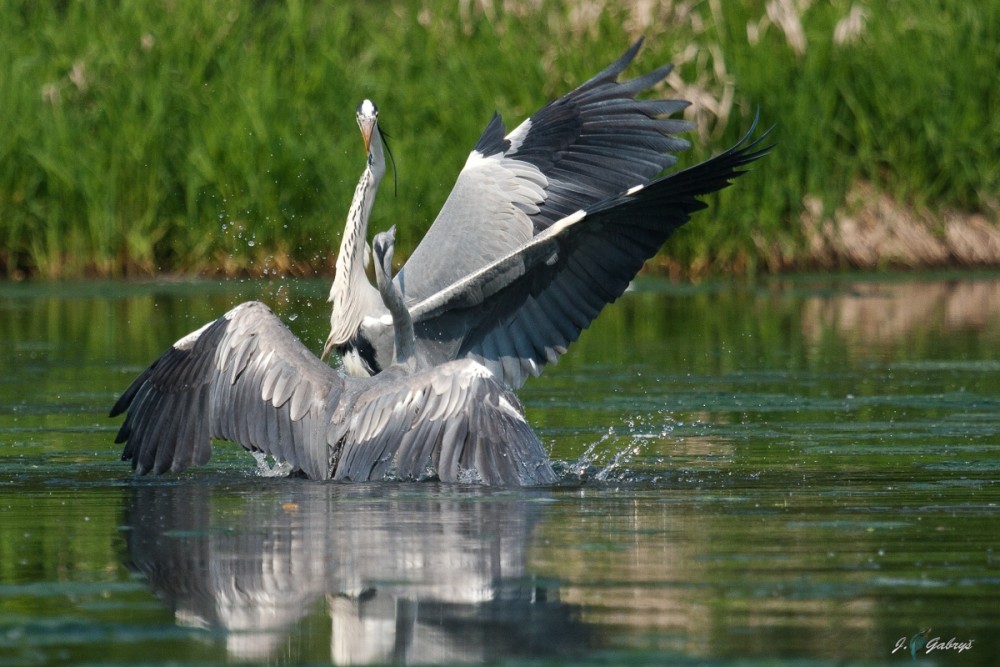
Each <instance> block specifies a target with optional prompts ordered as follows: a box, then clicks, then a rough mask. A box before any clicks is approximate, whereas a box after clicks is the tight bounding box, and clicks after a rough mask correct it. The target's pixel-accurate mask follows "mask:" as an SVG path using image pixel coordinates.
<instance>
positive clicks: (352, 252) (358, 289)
mask: <svg viewBox="0 0 1000 667" xmlns="http://www.w3.org/2000/svg"><path fill="white" fill-rule="evenodd" d="M383 174H385V159H384V157H383V155H382V142H381V139H380V138H379V136H378V132H375V133H374V136H373V137H372V144H371V150H370V152H369V156H368V164H367V166H366V167H365V170H364V172H363V173H362V174H361V180H359V181H358V186H357V188H355V190H354V199H352V200H351V208H350V210H349V211H348V212H347V225H346V227H345V229H344V238H343V240H342V241H341V243H340V252H339V253H338V254H337V265H336V271H337V273H336V275H335V276H334V279H333V285H332V286H331V288H330V301H331V302H332V303H333V314H332V315H331V317H330V326H331V332H330V342H331V343H333V344H335V345H340V344H343V343H346V342H347V341H348V340H350V338H351V337H352V336H353V335H354V334H355V333H356V332H357V329H358V327H359V326H360V325H361V322H362V320H363V319H364V317H365V315H366V314H370V311H369V309H370V307H371V306H372V302H375V303H376V304H377V302H378V301H379V297H378V293H377V292H376V290H375V289H374V288H373V287H372V286H371V283H369V282H368V276H367V275H366V273H365V268H366V264H367V257H366V256H365V255H366V247H367V237H368V219H369V217H370V216H371V211H372V204H373V203H374V201H375V193H376V192H377V191H378V186H379V182H380V181H381V180H382V176H383Z"/></svg>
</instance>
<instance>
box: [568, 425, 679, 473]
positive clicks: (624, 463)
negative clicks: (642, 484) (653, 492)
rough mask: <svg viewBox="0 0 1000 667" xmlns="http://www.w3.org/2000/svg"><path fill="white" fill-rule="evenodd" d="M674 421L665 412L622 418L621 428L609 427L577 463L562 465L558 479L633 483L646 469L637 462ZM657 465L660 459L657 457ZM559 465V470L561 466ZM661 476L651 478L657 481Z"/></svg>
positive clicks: (588, 447)
mask: <svg viewBox="0 0 1000 667" xmlns="http://www.w3.org/2000/svg"><path fill="white" fill-rule="evenodd" d="M676 426H677V421H676V420H675V419H674V418H673V417H672V416H670V415H668V414H665V411H662V410H661V411H655V412H652V413H648V414H645V415H643V414H637V415H625V416H624V417H623V418H622V425H621V426H617V427H616V426H614V425H612V426H609V427H608V430H607V432H605V433H604V435H602V436H601V437H600V438H599V439H598V440H597V441H595V442H593V443H591V444H590V445H588V446H587V448H586V449H585V450H584V452H583V454H581V455H580V457H579V458H578V459H577V460H576V461H572V462H568V463H564V464H563V466H564V470H563V471H562V474H561V477H562V478H563V479H564V480H565V481H570V480H572V481H584V480H593V481H597V482H636V481H640V480H641V479H642V478H645V477H646V476H647V475H646V473H648V472H649V471H648V470H642V469H641V468H644V466H643V465H642V464H641V463H640V462H639V461H640V459H641V458H643V457H644V455H645V453H646V451H647V450H648V448H649V446H650V445H651V444H655V443H657V442H659V441H661V440H663V439H665V438H667V437H669V436H670V434H671V433H672V432H673V430H674V428H675V427H676ZM655 462H656V463H657V464H662V463H663V460H662V459H660V458H657V459H656V461H655ZM563 466H560V467H563ZM660 476H662V473H661V475H654V476H653V477H652V479H653V480H654V481H656V480H658V479H659V478H660Z"/></svg>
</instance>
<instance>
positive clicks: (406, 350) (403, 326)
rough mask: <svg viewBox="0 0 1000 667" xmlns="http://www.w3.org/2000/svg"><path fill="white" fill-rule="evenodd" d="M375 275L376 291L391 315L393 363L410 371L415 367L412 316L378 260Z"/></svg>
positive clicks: (390, 277)
mask: <svg viewBox="0 0 1000 667" xmlns="http://www.w3.org/2000/svg"><path fill="white" fill-rule="evenodd" d="M375 277H376V279H377V280H378V291H379V294H380V295H381V296H382V303H383V304H384V305H385V307H386V309H388V311H389V314H390V315H392V330H393V336H394V339H395V341H394V342H395V346H394V347H395V352H394V353H393V360H392V361H393V363H394V364H397V365H400V366H406V367H408V368H409V369H410V370H411V371H412V370H414V368H415V361H414V360H415V351H414V347H415V346H414V333H413V318H411V317H410V311H409V309H408V308H407V307H406V304H405V303H404V302H403V295H402V294H400V292H399V290H398V289H397V288H396V286H395V285H394V284H393V282H392V276H391V275H389V274H387V273H386V271H385V269H383V268H382V266H381V264H380V263H379V262H375Z"/></svg>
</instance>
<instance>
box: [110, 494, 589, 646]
mask: <svg viewBox="0 0 1000 667" xmlns="http://www.w3.org/2000/svg"><path fill="white" fill-rule="evenodd" d="M255 484H256V485H257V486H256V488H255V489H253V490H252V491H253V493H251V492H250V491H251V489H249V488H248V489H247V493H245V494H243V493H234V492H233V488H232V487H231V486H227V488H226V489H224V490H223V489H216V487H215V486H214V485H213V484H210V483H201V484H190V483H183V484H180V483H176V482H174V483H169V484H164V485H149V484H147V483H144V484H141V485H139V484H137V485H135V486H133V487H131V488H130V489H128V490H127V492H126V498H125V503H124V504H125V508H124V521H123V523H124V526H125V532H126V546H127V555H126V559H127V564H128V566H129V568H130V569H132V570H134V571H136V572H139V573H141V574H142V575H143V576H144V577H145V578H146V580H147V582H148V583H149V585H150V587H151V588H152V589H153V591H154V592H155V593H156V594H157V595H158V596H159V597H160V598H161V599H162V600H163V601H164V602H165V603H166V604H167V605H169V606H170V607H171V609H172V610H173V613H174V617H175V620H176V622H177V623H178V624H179V625H182V626H186V627H197V628H204V629H206V630H209V631H210V632H211V633H213V634H216V635H218V634H220V633H221V636H222V637H224V641H225V646H226V651H227V654H228V657H229V658H230V659H234V660H268V661H284V660H291V661H295V660H298V659H316V658H318V657H319V656H320V655H322V653H323V652H325V650H326V646H327V645H328V646H329V657H330V660H331V661H332V662H334V663H335V664H368V663H384V662H394V663H426V662H464V663H475V662H483V661H487V660H495V659H497V658H498V657H518V656H529V655H530V656H539V655H566V654H567V653H573V652H576V651H579V650H580V649H582V648H585V647H586V646H587V645H588V644H589V633H588V631H587V628H586V626H584V625H583V624H582V623H581V622H580V621H579V619H578V615H579V614H578V610H577V608H575V607H574V606H572V605H568V604H565V603H563V602H561V601H560V600H559V591H558V589H557V588H556V587H554V586H552V585H551V583H549V582H546V583H542V582H539V581H537V580H533V578H532V576H531V573H530V571H529V568H528V564H527V559H526V551H527V547H528V545H529V543H530V538H531V534H532V531H533V528H534V525H535V523H536V521H537V518H538V510H539V506H538V497H537V496H534V495H527V494H521V495H518V496H511V495H509V494H508V495H503V494H499V493H491V492H489V491H488V490H485V489H476V490H464V489H463V490H461V491H455V492H453V493H444V492H443V491H442V490H441V489H440V488H434V485H430V487H431V488H432V489H433V490H432V491H431V493H433V494H435V495H428V494H427V493H422V492H415V491H414V490H413V489H412V487H409V486H406V485H399V486H391V485H387V486H383V485H327V484H320V485H317V484H307V483H295V484H292V485H288V480H285V484H284V485H283V486H281V487H277V486H276V487H274V489H273V492H269V491H267V490H266V489H265V490H264V491H263V492H262V491H261V489H260V487H259V485H260V480H257V481H256V482H255ZM322 614H326V615H328V616H329V628H330V634H329V637H328V638H327V637H326V636H325V630H323V631H321V632H318V631H317V630H316V628H318V627H324V626H326V624H325V623H322V624H318V623H316V622H315V621H316V619H317V618H318V617H321V615H322ZM317 635H318V636H317ZM327 642H328V644H327ZM289 652H302V655H289Z"/></svg>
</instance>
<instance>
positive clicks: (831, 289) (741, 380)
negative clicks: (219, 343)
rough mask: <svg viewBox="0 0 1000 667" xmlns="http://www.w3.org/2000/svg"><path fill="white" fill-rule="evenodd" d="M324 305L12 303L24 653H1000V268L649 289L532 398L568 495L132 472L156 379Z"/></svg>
mask: <svg viewBox="0 0 1000 667" xmlns="http://www.w3.org/2000/svg"><path fill="white" fill-rule="evenodd" d="M324 292H325V285H322V284H319V283H311V282H284V281H272V282H261V283H243V284H241V283H226V284H216V283H196V284H187V283H179V284H170V285H166V284H149V285H133V284H123V283H122V284H119V283H96V284H84V285H68V284H66V285H37V284H36V285H9V284H4V285H0V368H2V370H3V372H2V374H0V404H2V405H3V407H4V409H3V411H2V412H0V663H2V664H5V665H6V664H11V665H44V664H80V663H92V664H108V663H119V664H134V663H139V662H141V663H145V664H166V663H170V664H196V663H197V664H205V663H221V662H241V661H248V662H268V663H303V662H306V663H322V662H330V661H332V662H334V663H337V664H358V663H384V662H406V663H426V662H451V663H487V662H497V661H518V662H524V661H537V662H551V661H569V662H576V663H594V664H626V663H628V664H640V663H650V664H677V663H684V664H692V663H731V662H732V663H737V662H738V663H740V664H759V663H765V664H772V663H802V664H812V663H816V662H820V663H823V662H825V663H829V664H841V663H843V662H845V661H852V662H862V663H874V664H881V663H886V662H900V661H902V662H908V661H910V660H911V658H910V654H909V648H908V647H905V646H904V648H903V649H901V650H899V651H897V652H895V653H893V649H894V648H895V647H896V645H897V642H899V641H900V639H901V638H902V639H903V640H904V642H903V643H904V644H906V643H907V642H908V640H909V639H910V637H912V636H914V635H917V634H918V633H919V631H920V630H921V629H923V628H930V632H929V633H927V636H926V638H925V640H928V639H929V640H933V639H935V638H940V643H941V644H945V645H946V643H947V642H948V640H949V639H952V638H954V640H955V642H953V643H952V645H951V647H950V648H938V649H937V650H933V651H931V652H930V653H927V652H926V649H924V650H923V651H921V652H920V653H919V654H918V661H919V662H924V663H929V664H930V663H937V664H963V665H964V664H996V661H997V651H998V648H1000V638H998V637H997V636H996V628H998V627H1000V605H997V604H996V600H997V599H998V597H1000V595H998V594H1000V551H998V550H1000V544H998V542H1000V513H998V502H1000V489H998V478H1000V474H998V473H1000V326H998V324H1000V277H997V276H996V275H977V276H971V277H970V276H963V277H958V276H950V277H949V276H946V277H944V278H939V279H934V280H919V279H915V278H908V279H904V278H899V279H882V280H874V279H862V278H856V277H855V278H851V277H840V278H837V279H830V278H810V277H802V278H795V279H785V280H777V281H772V282H767V283H763V284H759V285H752V286H736V287H734V286H732V285H730V284H728V283H723V282H720V283H713V284H708V285H702V286H697V287H692V286H677V285H670V284H667V283H661V282H657V281H643V282H640V283H639V284H638V285H637V286H636V288H635V289H634V290H633V291H632V292H630V293H629V294H628V295H627V296H626V297H625V298H623V299H622V300H621V301H620V302H619V303H618V304H616V305H615V306H614V307H612V308H611V309H609V310H608V311H606V312H605V313H604V314H603V315H602V317H601V319H600V321H599V322H598V323H597V325H596V326H595V327H594V329H593V330H591V331H589V332H587V334H585V336H584V338H583V339H582V340H581V341H580V342H579V343H578V344H576V345H575V346H574V347H573V348H572V349H571V352H570V354H569V355H567V356H566V357H565V358H564V359H563V360H562V361H561V362H560V363H559V365H558V366H556V367H555V368H552V369H549V371H547V372H546V374H545V376H544V377H543V378H540V379H538V380H535V381H532V382H531V383H529V385H528V386H527V387H525V389H524V390H523V391H522V392H521V396H522V399H523V400H524V402H525V404H526V407H527V410H528V416H529V419H530V420H531V421H532V423H533V424H535V425H536V428H537V431H538V433H539V435H540V437H541V438H542V440H543V442H544V443H546V446H547V447H549V448H550V451H551V454H552V457H553V458H554V459H555V461H556V462H557V467H558V469H559V470H560V472H561V474H562V476H563V483H561V484H560V485H557V486H556V487H553V488H549V489H538V490H530V491H523V490H489V489H483V488H476V487H458V486H442V485H436V484H422V485H413V484H366V485H344V484H324V483H315V482H307V481H302V480H289V479H281V478H266V477H262V476H260V474H259V473H258V471H257V468H256V463H255V461H254V459H253V458H252V457H250V456H248V455H245V454H243V453H242V452H241V451H240V450H239V448H238V447H234V446H226V445H220V446H219V447H217V448H216V452H215V456H214V457H213V460H212V461H211V463H210V464H209V465H208V466H206V467H204V468H201V469H195V470H191V471H189V472H187V473H184V474H182V475H175V476H167V477H163V478H157V479H150V478H143V479H139V480H135V479H133V478H132V477H131V476H130V475H129V474H128V472H129V471H128V466H127V464H124V463H122V462H120V461H119V460H118V457H119V454H120V451H119V448H118V446H116V445H114V444H113V443H112V440H113V437H114V433H115V431H116V429H117V421H116V420H109V419H107V418H106V416H105V415H106V414H107V410H108V409H109V407H110V405H111V404H112V403H113V401H114V399H115V397H116V395H117V393H118V392H120V391H121V390H122V389H123V388H124V387H125V386H126V385H127V384H128V382H129V381H130V380H131V379H132V378H133V377H134V376H135V374H136V373H138V372H139V371H140V370H141V369H142V368H143V367H144V366H145V365H146V364H148V363H149V362H150V361H151V360H153V359H154V358H155V357H156V356H158V355H159V354H160V352H162V350H163V349H164V348H165V347H166V346H167V345H169V344H170V343H171V342H172V341H173V340H175V339H176V338H178V337H179V336H181V335H182V334H184V333H186V332H188V331H190V330H192V329H194V328H196V327H197V326H200V325H201V324H202V323H203V322H205V321H208V320H209V319H212V318H214V317H215V316H217V315H218V314H220V313H222V312H224V311H225V310H226V309H228V308H229V307H230V306H231V305H233V304H234V303H236V302H237V301H239V300H241V299H245V298H251V297H253V298H262V299H264V300H266V301H268V302H269V303H270V304H272V305H273V306H274V307H275V309H276V310H277V311H278V312H279V313H280V314H281V315H282V316H283V317H285V318H286V319H287V320H289V321H290V325H291V326H292V328H293V329H294V330H295V331H296V332H297V333H299V334H300V335H301V336H302V337H303V339H304V340H305V341H306V343H307V344H308V345H310V346H311V347H313V348H314V349H318V348H319V347H320V346H321V344H322V340H323V338H324V337H325V334H326V330H325V323H326V321H327V313H326V304H325V303H324ZM968 642H971V647H970V648H966V649H964V650H962V651H961V652H959V650H958V648H956V647H955V644H962V645H967V644H968ZM933 645H934V642H933V641H932V643H931V646H933Z"/></svg>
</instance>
